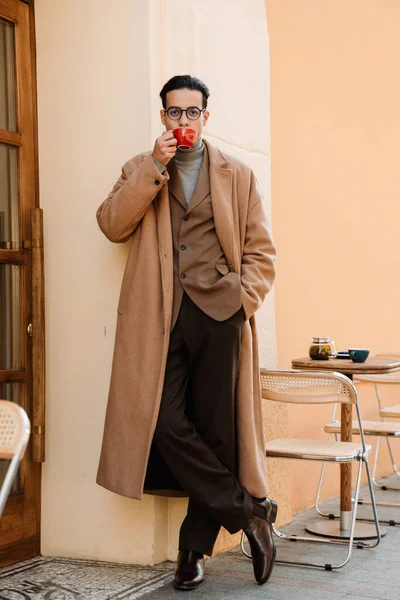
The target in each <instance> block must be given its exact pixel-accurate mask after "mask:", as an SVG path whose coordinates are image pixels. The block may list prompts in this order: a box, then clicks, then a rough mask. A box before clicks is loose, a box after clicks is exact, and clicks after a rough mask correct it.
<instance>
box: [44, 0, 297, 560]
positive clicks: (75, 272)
mask: <svg viewBox="0 0 400 600" xmlns="http://www.w3.org/2000/svg"><path fill="white" fill-rule="evenodd" d="M35 5H36V29H37V55H38V103H39V161H40V202H41V206H42V207H43V209H44V214H45V247H46V332H47V424H46V427H47V448H46V451H47V459H46V463H45V464H44V469H43V488H42V489H43V509H42V552H43V554H45V555H51V554H55V555H59V556H75V557H85V558H96V559H102V560H111V561H122V562H135V563H143V564H149V563H152V562H158V561H160V560H164V559H165V558H172V559H174V558H175V556H176V550H177V532H178V527H179V525H180V522H181V520H182V517H183V514H184V510H185V501H182V500H179V501H177V500H168V499H166V498H153V497H148V496H146V497H145V498H144V500H143V501H142V502H138V501H134V500H129V499H126V498H122V497H118V496H116V495H114V494H112V493H110V492H108V491H106V490H104V489H102V488H100V487H98V486H97V485H96V484H95V482H94V480H95V475H96V469H97V460H98V455H99V450H100V443H101V435H102V427H103V421H104V414H105V406H106V399H107V391H108V382H109V375H110V367H111V358H112V350H113V342H114V332H115V321H116V306H117V298H118V293H119V288H120V283H121V278H122V274H123V268H124V263H125V259H126V253H127V247H121V246H118V245H112V244H110V243H109V242H108V241H107V240H106V239H105V238H104V237H103V236H102V235H101V233H100V231H99V230H98V228H97V225H96V220H95V211H96V208H97V206H98V205H99V203H100V202H101V201H102V200H103V199H104V198H105V196H106V195H107V193H108V192H109V190H110V188H111V187H112V185H113V183H114V181H115V180H116V179H117V177H118V175H119V172H120V168H121V165H122V164H123V163H124V162H125V161H126V160H127V159H128V158H129V157H130V156H132V155H134V154H136V153H138V152H140V151H143V150H145V149H150V148H151V146H152V144H153V141H154V138H155V137H156V136H157V135H159V133H160V132H161V126H160V124H159V120H158V112H159V108H160V103H159V99H158V92H159V89H160V87H161V85H162V84H163V83H164V82H165V81H166V79H167V78H169V77H170V76H172V75H174V74H176V73H180V72H183V71H190V72H192V73H193V74H197V75H198V76H200V77H201V78H204V80H205V81H206V82H207V84H208V85H209V86H210V88H211V92H212V96H211V102H210V110H211V114H212V117H211V119H210V126H209V128H208V134H209V137H210V139H212V140H213V141H214V142H217V143H218V144H220V145H221V147H222V148H224V149H225V148H226V149H227V150H229V151H230V152H231V153H233V154H236V155H237V156H239V157H241V158H242V159H243V160H245V161H246V162H248V163H249V164H250V165H251V166H253V167H254V169H255V171H256V174H257V175H258V177H259V179H260V183H261V187H262V190H263V192H264V195H265V208H266V210H267V211H268V212H269V211H270V184H269V173H270V167H269V162H270V156H269V154H270V151H269V137H270V136H269V109H268V106H269V67H268V35H267V28H266V18H265V5H264V2H263V0H254V1H253V2H252V3H251V4H250V5H248V3H247V2H246V0H237V1H236V2H235V3H233V5H232V3H231V2H230V1H228V0H223V1H220V2H218V3H215V2H213V1H212V0H203V1H201V2H200V0H195V1H193V2H191V3H188V2H187V1H183V0H149V1H145V0H120V1H119V9H118V10H115V7H114V6H113V5H112V4H111V3H110V2H109V1H108V0H100V1H99V0H70V1H69V2H68V3H66V2H63V1H62V0H36V2H35ZM178 38H179V43H178V42H177V39H178ZM238 47H239V48H240V52H238ZM246 107H251V108H249V110H250V112H249V113H246V112H243V111H245V109H246ZM256 114H257V115H262V119H257V127H256V128H255V127H253V126H252V125H253V123H254V121H253V120H252V118H249V115H250V117H252V116H254V115H256ZM259 323H260V325H261V342H260V348H261V356H262V362H263V364H267V365H274V364H275V360H276V355H275V353H276V348H275V329H274V308H273V295H272V294H271V296H270V298H269V299H268V301H267V302H266V304H265V306H264V307H263V309H262V311H260V319H259ZM274 410H276V409H271V410H270V411H269V412H268V414H267V416H266V419H267V420H268V423H269V424H270V426H271V423H273V422H274V420H275V419H276V418H278V417H279V420H280V425H279V426H280V427H284V426H285V423H286V421H285V415H284V414H282V415H281V413H276V412H275V413H274V412H273V411H274ZM274 415H278V417H275V416H274ZM284 481H285V477H283V476H282V469H281V468H278V469H277V468H275V467H272V468H271V486H272V489H273V490H276V494H278V496H279V494H283V497H285V496H287V494H285V493H284V486H283V487H282V485H281V484H282V483H283V482H284ZM278 485H279V486H280V487H279V490H278ZM285 510H286V512H285ZM281 514H282V515H283V516H285V514H286V518H287V516H288V514H289V513H288V507H285V504H284V503H283V504H282V513H281ZM234 542H235V540H233V541H232V539H226V537H224V536H223V537H222V541H221V542H220V543H219V546H218V548H219V549H221V548H222V547H227V546H228V545H229V544H232V543H234Z"/></svg>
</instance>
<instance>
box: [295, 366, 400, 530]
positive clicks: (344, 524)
mask: <svg viewBox="0 0 400 600" xmlns="http://www.w3.org/2000/svg"><path fill="white" fill-rule="evenodd" d="M292 367H293V369H297V370H305V371H306V370H309V371H311V370H312V371H324V370H327V371H336V372H338V373H342V374H343V375H346V376H347V377H348V378H349V379H353V375H356V374H359V375H362V374H363V375H366V374H368V375H382V374H384V373H391V372H392V371H398V370H400V360H399V359H396V358H380V357H373V356H372V357H368V358H367V360H366V361H365V362H363V363H355V362H353V361H352V360H350V359H341V358H340V359H339V358H330V359H329V360H311V358H309V357H308V356H307V357H304V358H295V359H294V360H292ZM352 413H353V406H352V405H351V404H342V405H341V431H340V439H341V441H342V442H351V440H352V420H353V419H352V416H353V414H352ZM351 516H352V492H351V463H344V464H341V465H340V520H339V521H335V520H328V519H326V520H321V519H319V520H317V521H314V522H313V523H310V525H308V526H307V527H306V529H307V531H308V532H310V533H313V534H315V535H320V536H327V537H332V538H342V539H349V537H350V527H351ZM385 533H386V532H385V531H384V530H381V534H382V535H384V534H385ZM354 537H355V539H371V538H374V537H376V530H375V526H374V525H370V524H367V523H360V522H357V523H356V529H355V535H354Z"/></svg>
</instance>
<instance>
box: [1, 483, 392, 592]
mask: <svg viewBox="0 0 400 600" xmlns="http://www.w3.org/2000/svg"><path fill="white" fill-rule="evenodd" d="M389 481H390V483H393V484H394V485H396V486H398V487H400V481H399V480H398V479H395V478H394V477H392V478H390V479H389ZM390 483H389V484H390ZM363 496H364V497H365V498H366V497H367V494H365V493H364V494H363ZM377 498H378V499H385V500H387V501H389V502H400V492H389V491H388V492H378V493H377ZM335 505H336V506H337V502H335V501H332V502H330V503H328V504H327V505H326V507H327V508H329V510H334V506H335ZM369 510H370V509H369V507H367V506H362V507H360V513H367V512H368V511H369ZM380 514H381V518H383V516H384V517H385V518H387V519H393V520H395V521H396V522H399V520H400V508H384V509H383V508H381V509H380ZM314 519H315V512H314V511H313V510H311V511H306V512H304V513H302V514H300V515H297V516H296V517H295V519H294V521H293V523H291V524H290V525H289V526H288V527H287V528H285V530H287V531H290V532H295V533H298V534H300V533H302V532H304V527H305V525H306V524H307V523H309V522H310V521H311V520H314ZM277 546H278V558H280V557H282V556H285V557H286V558H288V559H289V560H290V559H291V558H292V559H293V558H295V557H299V555H300V556H301V560H305V559H307V560H308V559H311V560H313V559H318V560H324V561H325V559H323V558H322V555H323V553H325V555H327V556H328V557H329V562H330V561H333V560H334V559H336V560H338V559H339V557H340V556H343V552H344V548H343V547H340V546H327V545H322V544H304V543H300V542H299V543H297V544H293V543H288V542H281V541H278V543H277ZM173 572H174V564H173V563H163V564H161V565H157V566H156V567H139V566H134V565H118V564H110V563H104V562H95V561H86V560H71V559H63V558H42V557H38V558H35V559H33V560H30V561H26V562H24V563H19V564H18V565H14V566H11V567H6V568H3V569H1V570H0V600H75V599H78V600H136V599H138V598H141V597H142V596H144V595H146V600H156V599H157V600H161V599H162V600H170V599H172V598H173V599H175V598H176V597H177V596H179V594H180V592H177V591H176V590H175V589H174V588H173V587H172V585H171V580H172V578H173ZM206 573H207V581H206V584H205V585H204V586H202V587H201V588H199V589H198V590H197V591H196V592H193V593H194V594H195V595H196V598H197V600H201V599H202V598H204V599H207V600H223V599H224V600H225V599H229V600H253V599H258V598H260V599H262V600H265V599H271V600H272V599H273V600H281V599H282V600H314V599H315V600H362V599H365V598H381V599H382V600H400V527H399V526H395V527H390V526H387V535H386V536H385V537H384V538H383V540H382V543H381V545H380V546H379V547H377V548H375V549H363V550H360V549H355V550H354V552H353V556H352V558H351V560H350V562H349V564H348V565H347V566H346V567H344V568H343V569H340V570H339V571H334V572H326V571H323V570H318V569H300V568H298V567H287V566H284V565H276V566H275V569H274V571H273V574H272V576H271V579H270V581H269V582H268V584H267V585H265V586H257V585H256V584H255V582H254V578H253V574H252V566H251V561H250V560H248V559H247V558H245V557H244V556H243V555H242V554H241V552H240V550H239V549H234V550H232V551H230V552H226V553H225V554H221V555H219V556H216V557H214V558H212V559H210V560H208V561H207V563H206Z"/></svg>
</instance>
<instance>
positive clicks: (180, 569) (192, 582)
mask: <svg viewBox="0 0 400 600" xmlns="http://www.w3.org/2000/svg"><path fill="white" fill-rule="evenodd" d="M202 583H204V556H203V555H202V554H200V552H195V551H194V550H179V554H178V559H177V569H176V573H175V581H174V586H175V587H176V588H177V589H178V590H195V589H196V588H198V587H199V585H201V584H202Z"/></svg>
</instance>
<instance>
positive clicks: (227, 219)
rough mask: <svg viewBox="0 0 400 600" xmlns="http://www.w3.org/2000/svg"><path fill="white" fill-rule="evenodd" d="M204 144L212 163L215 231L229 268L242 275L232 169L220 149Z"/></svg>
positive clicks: (211, 187) (211, 177)
mask: <svg viewBox="0 0 400 600" xmlns="http://www.w3.org/2000/svg"><path fill="white" fill-rule="evenodd" d="M204 143H205V144H206V146H207V149H208V156H209V161H210V189H211V203H212V208H213V214H214V224H215V231H216V232H217V236H218V239H219V243H220V244H221V247H222V250H223V251H224V254H225V257H226V260H227V263H228V265H229V268H230V269H231V270H232V271H234V272H235V273H240V259H239V256H238V249H239V243H236V244H235V233H236V230H237V227H236V225H237V224H236V223H235V220H234V216H233V187H232V183H233V181H232V169H231V168H230V164H229V162H228V160H227V158H226V157H225V156H224V155H223V154H222V152H221V151H220V150H219V149H218V148H216V147H215V146H213V145H212V144H210V142H204Z"/></svg>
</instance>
